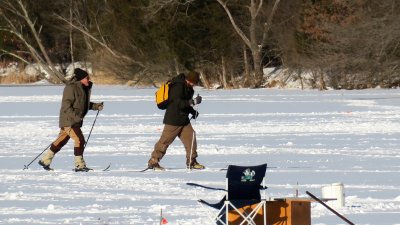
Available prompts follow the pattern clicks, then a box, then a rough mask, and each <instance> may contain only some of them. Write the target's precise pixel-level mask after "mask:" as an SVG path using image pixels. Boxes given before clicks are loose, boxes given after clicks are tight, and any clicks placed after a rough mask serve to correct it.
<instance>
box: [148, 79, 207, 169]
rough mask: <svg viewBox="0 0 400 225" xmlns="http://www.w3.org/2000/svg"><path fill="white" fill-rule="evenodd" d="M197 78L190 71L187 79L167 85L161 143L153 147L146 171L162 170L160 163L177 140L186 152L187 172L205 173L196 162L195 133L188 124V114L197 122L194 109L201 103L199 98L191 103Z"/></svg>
mask: <svg viewBox="0 0 400 225" xmlns="http://www.w3.org/2000/svg"><path fill="white" fill-rule="evenodd" d="M199 80H200V75H199V73H197V72H194V71H191V72H189V73H188V74H187V75H186V76H185V75H184V74H179V75H178V76H176V77H174V78H173V79H172V81H171V84H170V90H169V102H168V106H167V109H166V112H165V115H164V121H163V122H164V129H163V132H162V134H161V137H160V139H159V140H158V142H157V143H156V144H155V146H154V151H153V152H152V153H151V158H150V160H149V162H148V168H150V169H154V170H164V168H163V167H161V166H160V164H159V162H160V160H161V159H162V157H163V156H164V155H165V153H166V152H167V148H168V146H169V145H170V144H171V143H172V142H173V141H174V140H175V138H176V137H179V139H180V140H181V141H182V143H183V145H184V146H185V150H186V165H187V167H188V168H190V169H204V168H205V167H204V166H203V165H201V164H200V163H198V162H197V161H196V158H197V142H196V133H195V131H194V130H193V127H192V125H191V124H190V119H189V117H188V116H189V114H191V115H192V118H194V119H196V118H197V116H198V115H199V113H198V112H197V111H196V110H195V109H194V108H193V106H194V105H196V104H200V103H201V100H202V98H201V96H199V95H198V96H197V97H196V98H194V99H193V94H194V90H193V86H194V85H197V84H198V82H199Z"/></svg>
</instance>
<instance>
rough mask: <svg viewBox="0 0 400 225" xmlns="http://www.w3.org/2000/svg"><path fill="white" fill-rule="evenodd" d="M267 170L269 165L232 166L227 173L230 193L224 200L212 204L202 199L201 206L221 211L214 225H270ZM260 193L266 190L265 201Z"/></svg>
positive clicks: (228, 192) (227, 184)
mask: <svg viewBox="0 0 400 225" xmlns="http://www.w3.org/2000/svg"><path fill="white" fill-rule="evenodd" d="M266 169H267V164H262V165H258V166H235V165H229V167H228V171H227V173H226V190H225V191H226V194H225V196H224V197H223V198H222V199H221V201H220V202H218V203H215V204H211V203H208V202H206V201H204V200H202V199H200V200H199V202H200V203H202V204H205V205H207V206H210V207H212V208H215V209H217V210H219V211H218V213H217V215H216V216H211V218H210V219H211V221H212V223H213V224H221V225H228V224H240V225H244V224H252V225H259V224H263V225H266V224H267V221H266V201H265V189H267V187H266V186H265V185H264V177H265V172H266ZM261 183H262V185H261ZM188 185H192V186H197V187H203V188H207V189H214V190H224V189H218V188H210V187H206V186H203V185H199V184H194V183H188ZM260 190H264V195H263V196H264V199H262V198H261V194H260ZM209 215H210V214H209Z"/></svg>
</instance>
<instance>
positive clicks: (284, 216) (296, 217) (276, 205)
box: [228, 198, 311, 225]
mask: <svg viewBox="0 0 400 225" xmlns="http://www.w3.org/2000/svg"><path fill="white" fill-rule="evenodd" d="M256 206H257V204H254V205H248V206H244V207H242V208H239V211H240V212H241V213H246V214H247V213H250V212H251V211H252V210H253V209H254V208H255V207H256ZM266 206H267V211H266V212H267V224H268V225H311V199H304V198H285V199H278V200H276V201H267V202H266ZM263 213H264V211H263V208H262V207H261V208H260V209H259V210H258V212H257V215H256V217H255V219H254V221H255V223H256V224H257V225H263V224H264V223H263ZM228 220H229V224H232V225H235V224H240V223H241V222H242V221H243V219H242V218H241V217H240V215H239V214H238V213H237V212H236V211H234V210H231V211H229V214H228Z"/></svg>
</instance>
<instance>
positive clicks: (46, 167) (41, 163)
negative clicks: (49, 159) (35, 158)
mask: <svg viewBox="0 0 400 225" xmlns="http://www.w3.org/2000/svg"><path fill="white" fill-rule="evenodd" d="M38 163H39V165H40V166H42V167H43V169H44V170H47V171H53V168H50V165H46V164H44V163H43V162H42V160H39V162H38Z"/></svg>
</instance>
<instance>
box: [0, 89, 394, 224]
mask: <svg viewBox="0 0 400 225" xmlns="http://www.w3.org/2000/svg"><path fill="white" fill-rule="evenodd" d="M62 90H63V87H62V86H27V87H0V109H1V110H0V121H1V122H0V184H1V186H0V224H21V225H22V224H159V215H160V210H161V209H162V210H163V215H164V217H165V218H166V219H167V220H168V222H169V224H182V225H183V224H207V223H208V220H207V218H206V213H205V212H204V209H203V208H202V207H201V206H199V205H198V204H197V202H196V195H197V197H198V198H203V199H206V200H209V201H211V202H216V201H218V200H219V199H220V198H221V197H222V194H223V193H222V192H221V191H211V190H205V189H195V188H193V187H191V186H188V185H186V183H187V182H194V183H199V184H203V185H206V186H213V187H220V188H222V187H224V182H225V173H226V171H224V170H222V171H221V170H220V168H226V167H227V165H229V164H236V165H257V164H261V163H268V166H269V167H270V168H268V169H267V175H266V177H267V180H266V183H267V185H268V186H269V189H268V190H267V195H268V196H267V197H268V198H277V197H292V196H294V194H295V190H296V189H298V190H299V194H300V196H301V197H308V196H307V195H306V194H305V192H306V191H310V192H311V193H314V194H315V195H317V196H321V187H323V186H325V185H329V184H332V183H337V182H341V183H343V184H344V187H345V195H346V201H345V204H346V205H345V207H343V208H340V209H338V211H339V212H340V213H341V214H343V215H345V216H346V217H347V218H348V219H349V220H351V221H352V222H354V223H356V224H375V225H387V224H400V176H399V175H400V172H399V171H400V153H399V149H400V91H399V90H398V89H397V90H381V89H374V90H360V91H324V92H320V91H315V90H307V91H301V90H277V89H256V90H249V89H241V90H204V89H196V92H198V93H200V95H202V96H203V103H202V104H200V105H199V108H198V110H199V112H200V116H199V118H198V119H197V121H192V124H193V126H194V128H195V130H196V131H197V135H198V142H199V150H198V152H199V158H198V161H199V162H201V163H203V164H205V165H206V166H207V167H208V168H209V169H206V170H204V171H192V172H188V171H186V170H185V169H184V167H185V159H184V149H183V147H182V144H181V143H180V141H179V140H176V141H175V142H174V144H173V145H171V146H170V148H169V150H168V152H167V155H166V156H165V157H164V159H163V160H162V161H161V164H162V165H163V166H165V167H167V168H169V170H168V171H165V172H153V171H147V172H144V173H139V172H135V171H136V170H139V169H143V168H145V167H146V163H147V160H148V158H149V155H150V153H151V151H152V149H153V145H154V144H155V142H156V141H157V140H158V138H159V136H160V132H161V130H162V118H163V111H161V110H158V109H157V108H156V106H155V104H154V92H155V89H151V88H149V89H137V88H129V87H123V86H96V85H95V86H94V88H93V92H92V94H93V95H92V100H93V101H104V102H105V108H104V110H103V111H101V112H100V114H99V117H98V119H97V122H96V125H95V127H94V129H93V133H92V135H91V137H90V140H89V143H88V145H87V149H86V151H85V159H86V162H87V163H88V166H91V167H93V168H94V169H101V168H103V167H105V166H107V165H108V164H109V163H111V171H109V172H100V171H98V172H92V173H75V172H72V171H71V169H72V168H73V150H72V148H73V143H72V141H70V143H68V145H66V146H65V147H64V148H63V150H62V151H61V152H60V153H59V154H58V155H57V156H56V158H55V159H54V161H53V164H52V166H53V167H54V168H55V171H54V172H46V171H43V170H41V169H40V168H39V166H38V165H37V161H35V162H34V163H32V164H31V165H30V167H29V169H28V170H22V169H23V168H24V165H26V164H28V163H29V162H30V161H31V160H32V159H34V158H35V157H36V155H38V154H39V153H40V152H41V151H42V150H43V149H44V148H46V146H48V145H49V144H50V143H51V141H53V139H54V138H56V137H57V134H58V111H59V106H60V101H61V95H62ZM94 118H95V112H90V113H89V114H88V116H87V117H86V119H85V124H84V127H83V132H84V134H85V135H86V137H87V134H88V133H89V130H90V127H91V125H92V123H93V120H94ZM297 183H298V184H297ZM311 213H312V224H327V225H330V224H345V222H344V221H342V220H341V219H340V218H338V217H336V216H335V215H333V214H332V213H331V212H330V211H328V210H327V209H326V208H324V207H322V206H321V205H319V204H317V203H313V204H312V210H311Z"/></svg>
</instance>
